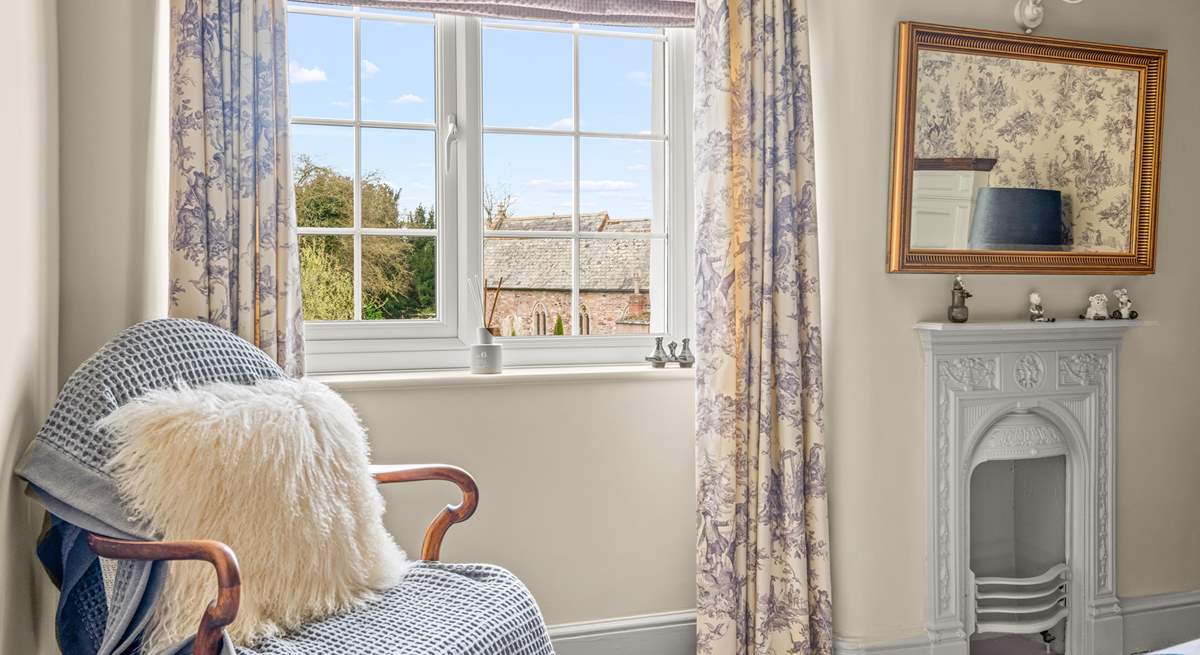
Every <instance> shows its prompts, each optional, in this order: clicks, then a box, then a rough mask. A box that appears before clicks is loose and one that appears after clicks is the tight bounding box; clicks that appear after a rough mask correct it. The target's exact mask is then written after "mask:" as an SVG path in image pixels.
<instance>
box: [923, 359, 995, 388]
mask: <svg viewBox="0 0 1200 655" xmlns="http://www.w3.org/2000/svg"><path fill="white" fill-rule="evenodd" d="M997 368H998V367H997V365H996V358H995V357H958V358H956V359H949V360H945V361H943V362H941V363H940V364H939V367H938V371H939V374H940V376H941V380H942V382H951V383H953V384H954V386H956V387H958V388H961V389H963V390H965V391H995V390H998V389H999V388H1000V385H999V384H998V380H997V375H996V370H997Z"/></svg>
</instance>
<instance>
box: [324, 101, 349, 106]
mask: <svg viewBox="0 0 1200 655" xmlns="http://www.w3.org/2000/svg"><path fill="white" fill-rule="evenodd" d="M329 104H331V105H333V106H334V107H349V106H350V103H349V102H346V101H345V100H330V101H329Z"/></svg>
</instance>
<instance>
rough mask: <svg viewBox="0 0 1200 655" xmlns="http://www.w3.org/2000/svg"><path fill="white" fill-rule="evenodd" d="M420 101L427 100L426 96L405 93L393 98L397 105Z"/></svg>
mask: <svg viewBox="0 0 1200 655" xmlns="http://www.w3.org/2000/svg"><path fill="white" fill-rule="evenodd" d="M418 102H425V98H422V97H421V96H419V95H417V94H415V93H405V94H404V95H401V96H397V97H396V98H394V99H392V103H393V104H397V105H412V104H416V103H418Z"/></svg>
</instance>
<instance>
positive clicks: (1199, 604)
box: [833, 591, 1200, 655]
mask: <svg viewBox="0 0 1200 655" xmlns="http://www.w3.org/2000/svg"><path fill="white" fill-rule="evenodd" d="M1121 616H1122V617H1124V619H1125V647H1124V649H1123V650H1122V651H1121V652H1123V653H1126V655H1132V654H1135V653H1148V652H1150V651H1154V650H1158V649H1160V648H1166V647H1168V646H1171V645H1174V644H1179V643H1183V642H1186V641H1191V640H1193V639H1197V638H1200V591H1189V592H1181V593H1173V594H1157V595H1154V596H1138V597H1132V598H1122V599H1121ZM833 652H834V653H835V655H929V640H928V639H927V638H926V637H925V636H924V635H920V636H915V637H908V638H905V639H901V640H896V641H891V642H887V643H882V644H870V645H861V644H857V643H854V642H852V641H850V640H843V639H837V640H836V641H835V643H834V647H833Z"/></svg>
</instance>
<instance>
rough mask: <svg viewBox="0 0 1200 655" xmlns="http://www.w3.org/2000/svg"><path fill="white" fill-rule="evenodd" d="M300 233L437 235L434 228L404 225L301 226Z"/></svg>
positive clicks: (400, 235)
mask: <svg viewBox="0 0 1200 655" xmlns="http://www.w3.org/2000/svg"><path fill="white" fill-rule="evenodd" d="M299 231H300V234H355V233H356V232H357V233H360V234H365V235H367V236H380V237H437V235H438V231H437V229H435V228H404V227H364V228H362V229H360V230H356V229H354V228H352V227H302V228H300V230H299Z"/></svg>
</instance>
